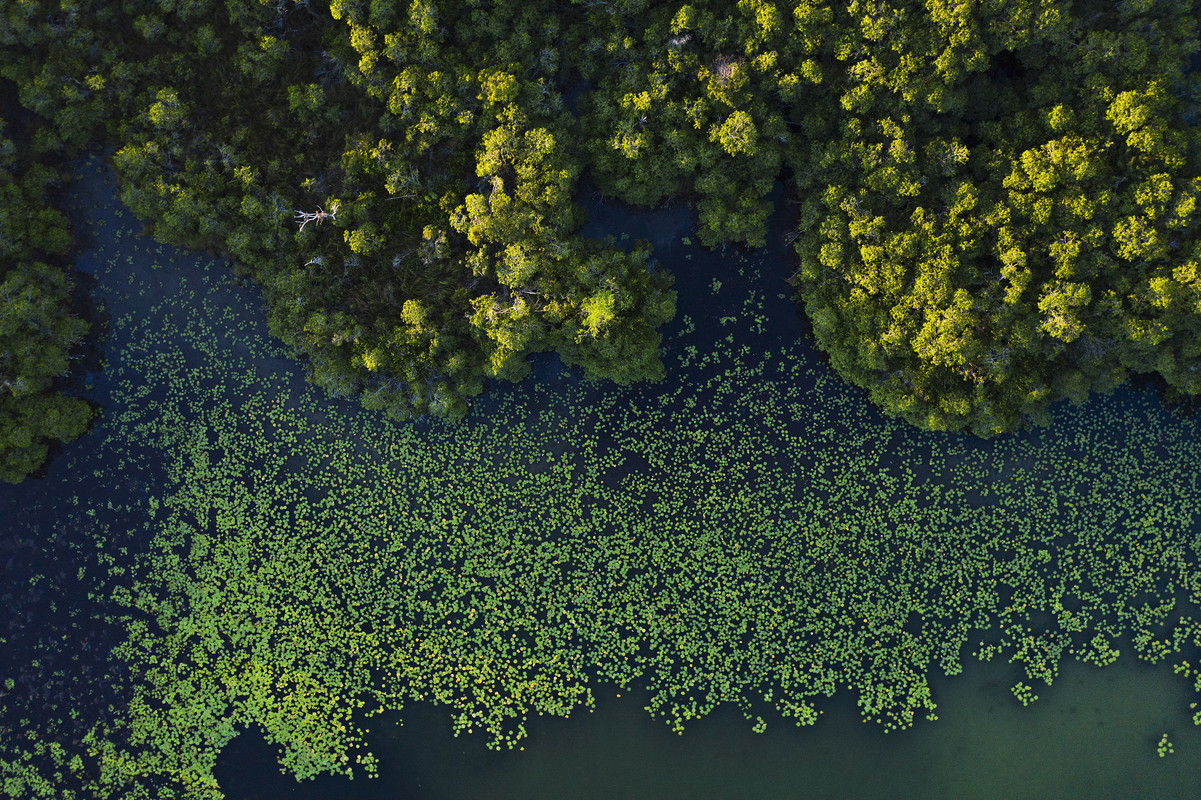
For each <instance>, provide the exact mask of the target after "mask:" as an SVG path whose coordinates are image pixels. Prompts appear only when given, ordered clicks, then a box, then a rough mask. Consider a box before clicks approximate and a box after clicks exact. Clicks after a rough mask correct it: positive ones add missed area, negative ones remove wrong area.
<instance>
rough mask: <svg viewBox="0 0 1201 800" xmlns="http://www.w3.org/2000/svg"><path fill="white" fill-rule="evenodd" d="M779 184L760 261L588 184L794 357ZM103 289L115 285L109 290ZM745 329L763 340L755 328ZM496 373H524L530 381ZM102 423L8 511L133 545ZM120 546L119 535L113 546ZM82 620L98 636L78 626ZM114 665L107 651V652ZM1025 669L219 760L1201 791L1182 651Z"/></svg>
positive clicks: (690, 281)
mask: <svg viewBox="0 0 1201 800" xmlns="http://www.w3.org/2000/svg"><path fill="white" fill-rule="evenodd" d="M90 170H91V168H89V170H88V171H87V172H86V174H88V175H91V174H92V172H91V171H90ZM112 193H113V187H112V185H111V182H106V181H105V180H103V179H100V178H96V177H92V178H87V179H86V180H84V181H83V182H82V183H81V186H80V193H79V195H78V196H77V202H78V203H79V205H80V207H81V208H85V209H92V210H93V211H94V212H96V213H99V212H98V211H96V210H98V209H101V208H102V207H103V206H104V205H106V204H108V203H111V202H112ZM779 194H780V193H778V194H777V197H776V199H777V206H778V208H779V212H778V213H777V215H776V217H775V218H774V220H773V226H772V234H771V237H770V239H769V250H768V256H769V258H768V259H767V261H766V262H765V264H766V266H764V267H763V268H762V269H759V268H758V267H755V268H754V269H752V267H751V265H749V264H748V262H747V261H746V260H745V259H743V258H742V255H741V254H740V253H739V252H738V251H735V250H731V251H729V252H727V253H725V254H724V255H723V254H720V253H716V254H709V253H705V252H704V251H702V250H700V249H699V248H697V247H695V246H694V245H688V244H685V243H684V239H685V238H687V237H689V236H691V233H692V227H691V222H690V221H689V218H688V214H687V211H686V210H685V209H683V208H681V207H669V208H662V209H658V210H655V211H652V212H648V213H632V212H630V211H629V210H626V209H622V208H620V207H618V206H615V205H600V204H598V203H593V204H592V205H591V207H590V208H589V211H590V214H591V217H592V220H593V221H592V223H591V224H590V226H589V228H588V229H587V232H588V233H589V234H592V235H601V234H604V233H610V234H613V235H615V236H616V237H618V238H619V240H620V237H621V235H622V234H623V233H624V234H626V236H627V238H626V239H625V240H624V241H628V242H630V243H632V242H633V240H634V239H637V238H646V239H649V240H650V241H651V242H652V243H653V244H654V245H655V247H656V253H657V255H658V257H659V258H660V259H661V260H662V262H663V263H664V265H665V266H667V267H668V268H670V269H671V270H672V272H673V273H674V274H675V275H676V276H677V282H678V285H677V289H678V290H679V293H680V302H679V314H678V317H677V320H676V321H675V322H673V323H672V324H671V326H670V331H671V332H674V331H676V330H679V329H680V326H681V325H683V324H684V322H683V319H684V317H686V316H687V317H691V318H692V320H693V322H694V323H695V324H696V325H698V326H702V327H703V326H704V325H707V324H708V325H715V324H716V320H717V319H718V318H719V317H720V316H721V315H722V314H724V313H727V312H728V311H730V310H732V309H733V308H734V307H735V306H736V305H737V304H738V303H740V302H741V300H742V297H743V295H744V294H745V292H746V291H748V290H749V289H750V288H752V287H754V288H756V289H757V290H758V291H759V292H761V293H762V295H763V307H764V312H765V314H766V316H767V317H768V318H769V319H771V321H772V324H771V326H769V327H768V329H767V330H765V331H763V332H762V333H761V334H760V341H762V342H764V343H768V342H770V343H773V344H778V343H780V342H790V343H793V345H792V346H793V347H794V352H796V353H797V356H798V357H801V358H816V355H814V354H813V353H812V351H811V350H810V349H808V346H807V345H806V344H805V343H804V342H803V340H798V337H799V336H801V334H802V326H801V322H800V320H799V319H798V318H797V316H796V313H795V311H794V309H793V306H792V304H791V301H790V300H789V299H788V294H789V292H788V288H787V285H786V284H785V279H786V278H787V276H788V274H789V273H790V272H791V270H792V264H791V261H790V259H789V258H788V257H787V255H786V249H785V246H784V243H783V233H784V231H785V230H787V227H788V221H789V216H790V214H791V209H790V208H789V207H788V205H787V204H786V203H785V202H784V201H783V198H781V197H780V196H779ZM104 222H105V224H104V225H102V226H100V227H98V228H96V229H95V232H94V234H93V236H94V240H92V241H85V243H84V248H85V251H84V254H83V256H82V257H81V264H80V266H81V267H82V268H84V269H85V270H88V271H96V270H98V269H99V265H98V264H96V263H91V262H89V261H88V259H89V258H91V257H93V254H94V252H95V251H97V250H101V249H102V250H105V251H107V252H110V253H111V252H118V253H120V254H121V255H122V256H123V258H122V261H125V260H126V259H128V261H127V263H126V265H125V266H123V267H122V269H128V271H129V274H130V276H131V279H132V280H134V281H136V282H138V285H140V286H144V289H142V290H139V293H138V296H137V298H136V299H132V302H135V303H142V304H145V305H146V306H149V305H152V304H159V303H167V304H170V303H171V301H172V298H173V296H174V292H175V291H176V290H177V287H178V278H177V276H178V275H179V274H181V271H184V270H196V269H201V268H203V267H202V266H201V259H197V258H195V257H190V256H184V255H182V254H179V253H178V252H177V251H173V250H171V249H170V248H157V246H155V247H153V248H150V249H157V251H159V252H161V253H163V255H162V256H160V257H158V258H156V259H152V258H151V257H150V256H149V255H148V252H149V249H148V248H147V247H146V243H145V240H140V239H139V238H138V237H137V236H136V234H135V232H134V231H135V225H134V224H132V223H131V220H130V219H129V216H128V214H127V213H126V215H125V216H124V217H117V216H111V217H109V218H106V219H105V220H104ZM135 245H137V247H139V248H140V249H138V250H135V249H133V248H134V246H135ZM126 253H128V255H126ZM151 261H153V262H154V263H153V264H152V263H151ZM156 264H157V266H156ZM740 270H744V273H743V274H739V271H740ZM714 280H720V281H721V283H722V286H721V288H720V289H718V290H714V289H712V288H711V284H712V281H714ZM231 291H233V290H231ZM130 298H133V295H130ZM109 301H110V302H113V303H116V302H118V298H117V297H116V295H113V296H112V297H110V298H109ZM112 310H113V312H114V315H117V314H120V313H124V314H128V313H131V309H130V308H124V309H119V308H113V309H112ZM176 311H177V313H181V314H187V313H188V311H189V310H188V309H187V308H179V309H176ZM133 313H136V310H133ZM742 333H746V332H740V334H742ZM740 339H746V340H749V339H750V334H747V335H746V336H740ZM666 341H667V346H668V348H672V347H676V346H677V345H676V343H675V339H674V337H672V338H668V339H667V340H666ZM126 345H127V340H126V339H125V337H124V334H123V333H122V332H121V331H120V330H114V331H113V332H112V336H111V338H110V340H109V344H108V360H109V368H108V370H107V371H106V373H105V374H104V375H102V376H97V380H96V388H95V390H94V392H93V394H92V397H93V398H94V399H95V400H96V401H97V402H99V403H100V404H101V405H102V406H108V407H106V408H105V413H106V414H112V413H114V412H116V411H118V410H119V409H116V408H113V407H111V392H110V390H111V383H112V381H115V380H118V376H119V375H120V370H121V364H122V359H121V353H122V347H124V346H126ZM164 346H170V343H165V344H164ZM674 357H675V354H674V353H673V352H672V351H671V350H670V349H669V350H668V351H667V352H666V353H665V360H667V361H668V363H669V365H670V363H671V361H672V360H673V359H674ZM262 363H263V364H266V365H274V367H276V368H278V370H279V371H280V372H281V373H292V374H295V373H296V370H295V367H294V364H292V362H290V361H288V360H287V359H284V358H282V357H280V355H279V354H278V353H272V354H267V355H265V356H264V358H263V361H262ZM538 363H539V365H540V367H541V369H539V370H537V372H538V374H543V373H548V374H549V373H551V372H554V371H556V370H557V367H555V359H554V358H553V357H542V358H540V359H539V362H538ZM498 390H499V391H502V392H521V391H523V389H522V387H521V386H517V387H507V386H506V387H498ZM102 434H103V423H101V427H100V428H99V429H98V430H97V432H96V433H94V434H92V435H91V436H89V437H86V438H85V439H83V440H81V441H79V442H77V443H75V444H72V445H70V446H68V447H67V448H66V450H65V451H64V453H63V454H62V455H61V456H60V458H59V459H58V460H56V461H55V462H54V463H53V464H52V465H51V468H50V470H49V475H48V477H47V478H46V479H44V480H41V481H35V482H29V483H27V484H24V485H23V486H22V487H19V488H17V489H4V490H3V491H0V513H5V514H6V515H12V514H16V513H18V512H20V514H21V520H22V526H23V530H24V531H25V532H26V534H27V535H31V534H32V533H33V532H35V531H36V529H37V528H38V526H41V527H42V528H43V529H49V526H53V525H60V524H64V521H69V520H72V519H75V520H76V521H77V524H79V523H78V520H79V519H80V512H79V511H78V510H76V509H75V506H74V504H73V503H72V502H71V499H70V498H71V497H72V496H73V495H75V494H79V493H83V495H84V498H83V499H84V501H85V503H86V502H89V501H90V502H91V504H92V505H94V506H97V507H98V509H99V512H98V513H99V516H100V518H103V519H106V520H107V521H108V522H110V523H112V524H115V525H118V526H120V525H124V527H125V530H127V531H129V533H128V542H127V544H128V547H129V550H130V552H136V551H137V550H138V548H139V537H140V536H144V535H145V534H144V533H142V531H143V529H144V527H145V520H139V519H136V518H135V517H133V516H129V513H128V511H126V512H122V510H121V509H123V508H124V509H134V508H137V507H139V506H138V504H139V502H140V500H139V495H140V494H144V493H145V491H146V489H147V487H148V486H149V485H151V484H153V483H156V482H157V481H159V480H160V479H161V476H160V475H159V471H158V469H157V466H156V464H154V463H151V462H149V461H143V460H141V459H140V458H138V457H137V455H136V453H134V454H128V453H127V454H125V455H124V456H123V457H128V458H129V459H130V463H129V464H128V465H124V466H123V469H122V470H121V471H120V472H119V473H118V474H119V475H120V476H121V481H120V482H119V483H106V484H99V483H97V482H96V481H95V480H92V479H91V478H90V477H89V476H91V475H93V474H99V473H97V472H94V468H95V467H96V466H98V462H97V459H102V458H110V457H112V455H113V454H111V453H108V452H106V451H105V450H104V449H103V447H102V445H101V443H102V441H103V435H102ZM109 474H111V472H110V473H109ZM123 513H125V515H126V518H124V519H123V518H122V514H123ZM6 518H8V519H10V520H12V519H14V518H15V517H13V516H7V517H6ZM86 519H89V520H90V519H92V517H91V516H87V517H86ZM87 533H88V532H87V531H86V530H79V531H77V534H78V537H77V538H79V539H81V540H82V539H86V535H87ZM122 546H123V544H122V543H121V542H108V543H107V547H108V549H109V550H110V551H114V552H119V551H120V548H121V547H122ZM80 602H81V603H82V600H81V601H80ZM89 637H91V638H89ZM79 640H80V641H102V640H103V637H99V635H98V634H90V633H87V632H86V631H83V632H80V634H79ZM1125 649H1126V650H1127V651H1128V650H1129V648H1128V647H1127V648H1125ZM89 652H90V651H89ZM84 660H85V661H86V660H87V658H85V659H84ZM101 667H102V664H101V663H99V662H97V664H96V666H95V668H94V669H95V670H97V671H98V670H99V669H100V668H101ZM1021 677H1022V675H1021V672H1020V670H1019V668H1017V667H1015V666H1013V665H1010V664H1007V663H1003V662H1002V663H990V664H979V663H975V662H971V661H969V662H968V663H967V667H966V673H965V674H964V675H963V676H960V677H958V678H953V679H945V678H944V679H939V680H937V681H936V682H935V684H934V689H935V700H936V701H937V702H938V703H939V710H938V713H939V716H940V719H939V720H938V721H937V722H933V723H930V722H924V721H923V722H921V723H919V724H918V726H917V727H916V728H914V729H913V730H910V731H907V732H904V733H899V734H898V733H893V734H887V735H886V734H884V733H883V732H882V731H881V729H880V728H878V727H877V726H875V725H866V724H863V723H862V722H860V720H859V716H858V714H857V712H856V709H855V708H854V705H853V701H852V699H851V698H850V697H849V696H848V695H846V694H845V693H843V694H840V695H836V696H835V697H834V698H832V699H831V700H830V701H828V702H827V703H826V705H825V707H824V709H823V711H824V713H823V716H822V718H821V719H820V721H819V722H818V724H817V725H816V726H814V727H812V728H804V729H797V728H794V727H792V726H790V725H786V724H784V723H783V722H782V721H779V720H769V725H768V730H767V732H766V733H763V734H756V733H754V732H753V731H752V730H751V723H750V722H748V721H747V720H745V719H744V718H743V717H742V715H741V713H740V712H739V711H738V710H737V709H734V708H725V709H721V710H719V711H718V712H717V713H715V714H713V715H711V716H710V717H707V718H705V719H702V720H700V721H699V722H694V723H692V724H691V725H690V726H689V728H688V729H687V731H686V733H685V734H684V735H683V736H677V735H676V734H675V733H673V732H672V731H671V730H670V729H669V728H668V727H667V726H666V725H665V724H663V723H662V722H661V721H656V720H654V719H652V718H651V717H650V715H649V714H648V713H647V712H646V711H644V710H643V705H644V700H643V698H641V697H639V696H637V695H636V694H635V695H633V696H631V695H630V694H628V693H627V694H626V695H625V696H624V697H621V698H618V697H615V696H614V695H613V693H612V692H610V693H608V694H605V693H599V695H600V696H598V707H597V709H596V711H595V712H594V713H587V712H583V713H577V714H576V715H574V716H573V717H572V718H571V719H569V720H560V719H551V718H542V719H538V718H535V719H534V720H532V721H531V722H530V723H528V724H527V726H526V727H527V729H528V731H529V734H530V736H529V739H527V740H525V741H524V742H523V745H524V748H523V749H522V750H517V751H508V752H501V753H497V752H491V751H488V750H487V749H486V748H485V746H484V740H483V738H482V737H479V736H464V737H461V738H458V739H455V738H453V737H452V736H451V735H450V730H451V729H450V722H449V715H448V714H447V713H446V712H445V711H444V710H440V709H437V708H433V707H429V706H415V707H412V708H410V709H409V710H408V711H407V712H406V714H405V724H404V725H403V726H402V725H399V724H398V719H397V718H396V717H395V716H394V715H393V716H385V717H383V718H380V719H377V720H375V721H374V722H373V724H372V726H371V728H372V730H373V736H372V739H371V741H370V744H371V747H372V750H373V751H374V752H375V754H376V755H377V756H379V758H380V761H381V770H380V772H381V776H380V778H379V779H378V780H372V781H368V780H363V779H359V780H355V781H348V780H345V779H333V778H323V779H319V780H316V781H313V782H309V783H305V784H303V785H300V784H297V783H296V782H295V781H294V780H292V779H291V778H288V777H286V776H283V775H280V774H279V771H278V767H277V765H276V762H275V753H274V752H273V751H272V750H271V748H269V747H267V746H266V745H265V744H264V743H263V741H262V739H261V737H260V736H259V735H258V733H257V731H247V732H245V733H243V734H242V735H241V736H240V737H239V738H238V739H237V740H235V742H234V744H233V745H231V746H230V747H229V748H227V750H226V752H225V753H224V754H223V757H222V760H221V761H220V762H219V765H218V772H217V775H218V778H219V780H220V783H221V786H222V787H223V788H224V789H225V791H226V792H227V793H228V794H229V796H230V797H233V798H245V799H246V800H250V799H251V798H254V799H256V800H260V799H261V800H267V799H268V798H277V797H297V798H313V799H314V800H317V799H319V798H328V799H330V800H334V799H335V798H347V799H348V800H349V798H396V799H397V800H400V798H422V799H423V800H460V799H465V798H489V799H491V798H497V799H498V800H500V799H503V798H777V797H779V798H1009V797H1013V798H1018V797H1021V798H1077V797H1080V798H1084V797H1087V798H1123V799H1125V798H1196V797H1201V729H1198V728H1196V727H1195V726H1194V725H1193V724H1192V720H1191V718H1190V715H1191V713H1192V711H1190V709H1189V708H1188V702H1189V692H1188V689H1189V687H1188V686H1187V685H1186V682H1185V681H1183V680H1181V679H1179V678H1176V677H1175V676H1173V675H1172V674H1171V672H1170V671H1169V670H1167V669H1165V668H1162V667H1160V668H1154V667H1151V666H1148V665H1145V664H1142V663H1139V662H1135V661H1133V660H1131V659H1129V658H1125V659H1122V660H1120V661H1119V662H1118V663H1117V664H1115V665H1113V666H1111V667H1108V668H1105V669H1096V668H1091V667H1087V666H1084V665H1080V664H1077V663H1074V662H1073V663H1067V664H1065V665H1064V667H1063V674H1062V675H1061V677H1060V678H1059V679H1058V680H1057V681H1056V682H1055V684H1054V685H1053V686H1051V687H1044V686H1041V685H1040V686H1037V687H1036V688H1035V691H1036V692H1037V693H1038V694H1039V695H1040V700H1038V701H1037V702H1036V703H1035V704H1034V705H1033V706H1032V707H1030V708H1022V707H1021V705H1020V704H1019V703H1018V702H1017V701H1016V700H1015V699H1014V698H1013V696H1012V694H1011V693H1010V691H1009V687H1010V686H1011V685H1013V683H1014V682H1015V681H1017V680H1018V679H1020V678H1021ZM86 685H88V683H87V682H84V683H83V684H81V685H80V686H79V687H77V689H76V691H79V690H80V689H81V688H82V687H83V686H86ZM64 691H65V690H64ZM1164 733H1167V734H1169V737H1170V739H1171V741H1172V743H1173V744H1174V746H1175V750H1176V753H1175V754H1174V755H1170V756H1168V757H1167V758H1162V759H1161V758H1159V757H1158V756H1157V755H1156V743H1157V742H1158V741H1159V738H1160V736H1161V735H1162V734H1164Z"/></svg>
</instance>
